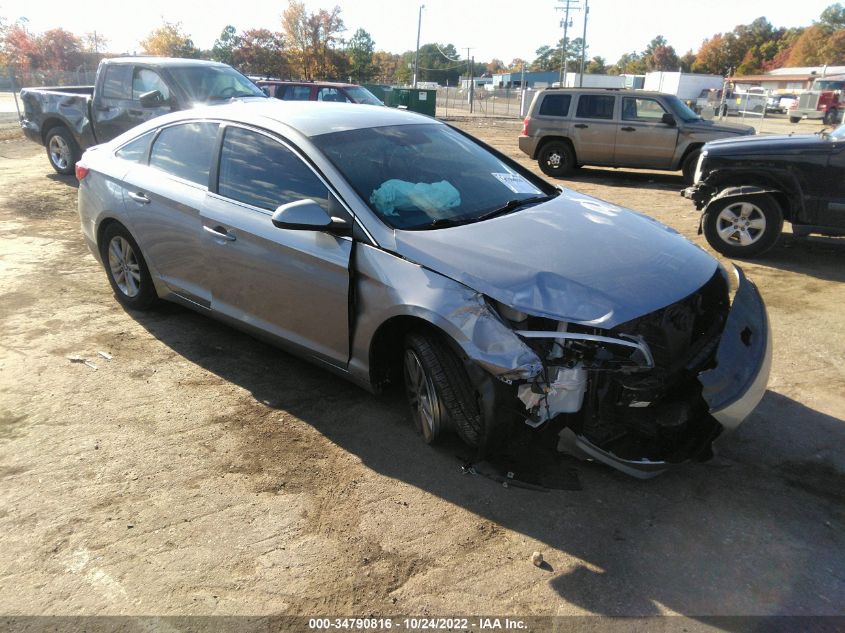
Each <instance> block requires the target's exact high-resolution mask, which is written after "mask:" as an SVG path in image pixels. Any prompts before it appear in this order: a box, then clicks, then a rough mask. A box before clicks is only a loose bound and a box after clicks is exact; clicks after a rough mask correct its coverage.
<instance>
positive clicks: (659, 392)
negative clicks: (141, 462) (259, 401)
mask: <svg viewBox="0 0 845 633" xmlns="http://www.w3.org/2000/svg"><path fill="white" fill-rule="evenodd" d="M77 177H78V178H79V180H80V187H79V212H80V216H81V221H82V230H83V233H84V235H85V238H86V240H87V242H88V244H89V246H90V248H91V250H92V252H93V253H94V255H95V256H96V257H97V258H98V259H99V260H100V261H101V262H102V263H103V264H104V267H105V269H106V273H107V275H108V279H109V282H110V283H111V286H112V288H113V291H114V293H115V295H116V297H117V299H118V300H119V301H120V302H121V303H122V304H123V305H124V306H126V307H127V308H130V309H145V308H149V307H151V306H152V305H153V304H154V303H155V302H156V301H158V300H159V299H166V300H170V301H175V302H177V303H181V304H183V305H185V306H188V307H190V308H192V309H194V310H197V311H200V312H203V313H206V314H209V315H211V316H213V317H215V318H218V319H221V320H223V321H226V322H228V323H230V324H233V325H235V326H236V327H239V328H241V329H244V330H246V331H248V332H251V333H253V334H255V335H258V336H260V337H262V338H264V339H267V340H269V341H271V342H273V343H275V344H278V345H280V346H282V347H284V348H286V349H288V350H290V351H292V352H294V353H297V354H299V355H301V356H303V357H305V358H308V359H310V360H313V361H315V362H318V363H320V364H321V365H323V366H324V367H326V368H327V369H330V370H332V371H334V372H336V373H338V374H341V375H343V376H345V377H347V378H349V379H350V380H353V381H354V382H356V383H358V384H359V385H361V386H363V387H365V388H367V389H369V390H371V391H374V392H378V391H380V390H382V389H384V388H385V387H386V386H388V385H390V384H396V385H403V384H404V388H405V390H406V391H407V395H408V400H409V402H410V405H411V411H412V415H413V418H414V420H415V422H416V424H417V426H418V428H419V431H420V433H421V435H422V437H423V438H424V440H425V441H426V442H434V441H436V440H437V439H438V437H439V436H441V435H442V434H443V433H445V432H447V431H451V430H454V431H455V432H457V433H458V435H460V437H461V438H462V439H463V440H464V441H465V442H466V443H467V444H469V445H470V446H472V447H474V448H475V449H476V450H477V452H478V454H479V455H483V454H486V453H490V452H491V451H496V450H499V449H501V448H502V447H503V446H507V443H508V439H509V437H511V435H512V433H513V432H514V430H515V429H517V428H519V427H522V425H528V426H530V427H535V428H537V427H544V428H545V429H546V430H548V429H549V428H551V429H553V430H554V431H555V432H556V433H558V434H559V436H560V437H559V444H558V448H559V450H561V451H566V452H569V453H571V454H574V455H576V456H578V457H581V458H584V459H591V460H598V461H601V462H604V463H606V464H609V465H610V466H613V467H615V468H617V469H619V470H621V471H624V472H626V473H628V474H631V475H634V476H637V477H648V476H652V475H654V474H657V473H659V472H661V471H663V470H666V469H667V468H669V467H670V466H671V465H672V464H678V463H681V462H684V461H687V460H691V459H706V458H707V456H708V455H709V454H710V446H711V443H712V442H713V440H714V439H716V437H718V436H719V435H720V434H721V433H722V432H723V431H725V430H730V429H733V428H734V427H736V426H737V425H738V424H739V423H740V422H741V421H742V420H743V419H744V418H745V417H746V416H747V415H748V414H749V413H750V412H751V410H752V409H753V408H754V407H755V406H756V404H757V403H758V401H759V400H760V398H761V397H762V395H763V393H764V391H765V388H766V381H767V380H768V374H769V365H770V361H771V335H770V332H769V325H768V319H767V316H766V310H765V307H764V305H763V301H762V300H761V298H760V295H759V294H758V292H757V290H756V288H755V287H754V285H753V284H752V283H751V282H750V281H748V280H747V279H746V278H745V277H744V275H743V274H742V272H741V271H740V270H739V269H736V270H734V271H732V272H728V271H726V270H725V269H723V268H722V267H721V266H720V265H719V264H718V263H717V262H716V260H714V259H713V258H712V257H710V256H709V255H708V254H707V253H705V252H704V251H703V250H702V249H700V248H698V247H697V246H694V245H693V244H691V243H690V242H688V241H687V240H686V239H684V238H683V237H681V236H680V235H678V234H677V233H675V232H674V231H672V230H671V229H669V228H667V227H665V226H663V225H661V224H659V223H657V222H655V221H654V220H652V219H650V218H648V217H646V216H643V215H640V214H638V213H635V212H632V211H629V210H626V209H622V208H620V207H617V206H614V205H611V204H609V203H606V202H602V201H600V200H596V199H594V198H590V197H588V196H584V195H581V194H577V193H574V192H572V191H569V190H562V189H558V188H556V187H554V186H552V185H550V184H548V183H547V182H545V181H544V180H543V179H541V178H538V177H537V176H535V175H533V174H532V173H531V172H529V171H527V170H526V169H524V168H522V167H520V166H519V165H518V164H517V163H515V162H514V161H512V160H510V159H509V158H507V157H506V156H504V155H502V154H500V153H498V152H497V151H495V150H493V149H492V148H490V147H487V146H485V145H484V144H483V143H481V142H479V141H477V140H476V139H473V138H472V137H470V136H468V135H466V134H464V133H462V132H460V131H458V130H455V129H453V128H451V127H449V126H448V125H446V124H443V123H440V122H437V121H435V120H434V119H430V118H427V117H423V116H419V115H415V114H412V113H408V112H403V111H399V110H394V109H387V108H379V107H368V106H361V107H360V108H354V109H350V108H348V107H343V106H339V105H336V104H329V103H294V102H291V103H287V102H280V101H273V102H267V101H265V100H259V101H257V102H243V103H237V104H232V105H225V106H216V107H214V108H210V109H208V108H206V109H196V110H192V111H186V112H179V113H175V114H172V115H167V116H164V117H161V118H157V119H155V120H154V121H151V122H149V123H146V124H143V125H141V126H139V127H137V128H135V129H134V130H132V131H130V132H128V133H126V134H124V135H122V136H120V137H118V138H117V139H115V140H114V141H112V142H109V143H106V144H104V145H100V146H97V147H95V148H92V149H90V150H89V151H87V152H86V153H85V155H84V156H83V158H82V160H81V161H80V163H79V165H78V167H77Z"/></svg>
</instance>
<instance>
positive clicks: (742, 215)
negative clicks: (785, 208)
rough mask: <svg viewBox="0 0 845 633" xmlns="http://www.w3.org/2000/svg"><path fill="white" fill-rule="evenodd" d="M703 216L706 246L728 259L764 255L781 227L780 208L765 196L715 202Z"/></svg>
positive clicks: (776, 237) (775, 239) (781, 215)
mask: <svg viewBox="0 0 845 633" xmlns="http://www.w3.org/2000/svg"><path fill="white" fill-rule="evenodd" d="M705 213H706V214H705V216H704V236H705V237H706V238H707V242H708V244H710V246H712V247H713V248H714V249H715V250H717V251H719V252H720V253H722V254H723V255H727V256H728V257H739V258H747V257H756V256H758V255H761V254H763V253H764V252H766V251H767V250H769V249H770V248H771V247H772V246H774V245H775V243H776V242H777V240H778V237H779V236H780V232H781V229H782V228H783V213H782V211H781V208H780V205H779V204H778V202H777V200H775V199H774V198H772V197H771V196H769V195H766V194H762V195H756V196H740V197H737V198H729V199H726V200H716V201H715V202H713V203H711V204H710V205H709V206H708V207H707V209H706V212H705Z"/></svg>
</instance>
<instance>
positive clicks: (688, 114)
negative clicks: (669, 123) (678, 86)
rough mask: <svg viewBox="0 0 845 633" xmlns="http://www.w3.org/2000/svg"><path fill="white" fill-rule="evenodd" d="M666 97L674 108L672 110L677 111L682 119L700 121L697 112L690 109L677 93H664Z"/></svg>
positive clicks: (677, 114) (676, 113)
mask: <svg viewBox="0 0 845 633" xmlns="http://www.w3.org/2000/svg"><path fill="white" fill-rule="evenodd" d="M663 96H664V97H665V98H666V101H668V102H669V107H670V108H672V111H673V112H674V113H675V116H677V117H678V118H679V119H681V121H686V122H688V123H689V122H690V121H698V120H699V119H701V117H700V116H698V115H697V114H696V113H695V112H693V111H692V110H690V109H689V108H688V107H687V105H686V104H685V103H684V102H683V101H681V100H680V99H678V97H676V96H675V95H663Z"/></svg>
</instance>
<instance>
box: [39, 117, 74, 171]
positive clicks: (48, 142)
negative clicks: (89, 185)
mask: <svg viewBox="0 0 845 633" xmlns="http://www.w3.org/2000/svg"><path fill="white" fill-rule="evenodd" d="M44 145H45V147H46V148H47V158H48V159H49V160H50V165H52V167H53V169H55V170H56V171H57V172H58V173H60V174H64V175H68V174H72V173H73V170H74V168H75V167H76V161H77V158H78V154H79V150H78V148H77V146H76V141H75V140H74V139H73V135H72V134H71V133H70V132H69V131H68V130H67V128H64V127H61V126H59V127H54V128H52V129H51V130H49V131H48V132H47V136H46V137H45V138H44Z"/></svg>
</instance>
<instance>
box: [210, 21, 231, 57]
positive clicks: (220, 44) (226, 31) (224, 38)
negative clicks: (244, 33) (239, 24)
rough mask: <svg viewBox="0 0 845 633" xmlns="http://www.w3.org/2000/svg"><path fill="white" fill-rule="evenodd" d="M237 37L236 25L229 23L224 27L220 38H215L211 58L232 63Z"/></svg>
mask: <svg viewBox="0 0 845 633" xmlns="http://www.w3.org/2000/svg"><path fill="white" fill-rule="evenodd" d="M236 38H237V30H236V29H235V27H234V26H232V25H231V24H227V25H226V26H225V27H223V30H222V31H221V32H220V35H219V36H218V38H217V39H216V40H214V46H212V47H211V59H213V60H215V61H218V62H223V63H224V64H229V65H231V64H232V50H233V49H234V47H235V40H236Z"/></svg>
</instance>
